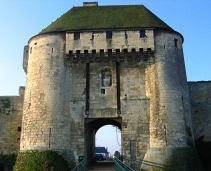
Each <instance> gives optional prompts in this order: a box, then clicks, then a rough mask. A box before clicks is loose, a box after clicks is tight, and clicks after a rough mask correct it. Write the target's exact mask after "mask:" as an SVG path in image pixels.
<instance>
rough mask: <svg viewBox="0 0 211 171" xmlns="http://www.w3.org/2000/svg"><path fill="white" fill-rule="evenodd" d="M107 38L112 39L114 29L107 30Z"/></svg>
mask: <svg viewBox="0 0 211 171" xmlns="http://www.w3.org/2000/svg"><path fill="white" fill-rule="evenodd" d="M106 39H112V31H107V32H106Z"/></svg>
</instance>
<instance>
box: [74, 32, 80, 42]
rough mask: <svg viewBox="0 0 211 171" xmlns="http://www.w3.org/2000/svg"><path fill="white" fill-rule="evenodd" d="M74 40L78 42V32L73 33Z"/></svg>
mask: <svg viewBox="0 0 211 171" xmlns="http://www.w3.org/2000/svg"><path fill="white" fill-rule="evenodd" d="M74 40H80V32H75V33H74Z"/></svg>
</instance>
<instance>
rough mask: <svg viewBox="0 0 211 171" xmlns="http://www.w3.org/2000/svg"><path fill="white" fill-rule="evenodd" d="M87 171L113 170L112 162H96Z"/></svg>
mask: <svg viewBox="0 0 211 171" xmlns="http://www.w3.org/2000/svg"><path fill="white" fill-rule="evenodd" d="M88 170H89V171H92V170H93V171H104V170H105V171H108V170H114V162H113V161H97V162H96V163H95V164H93V165H91V166H90V167H88Z"/></svg>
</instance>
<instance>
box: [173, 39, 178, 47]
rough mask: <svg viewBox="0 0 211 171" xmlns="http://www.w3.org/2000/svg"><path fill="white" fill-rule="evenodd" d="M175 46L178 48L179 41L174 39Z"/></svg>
mask: <svg viewBox="0 0 211 171" xmlns="http://www.w3.org/2000/svg"><path fill="white" fill-rule="evenodd" d="M174 46H175V47H176V48H178V39H174Z"/></svg>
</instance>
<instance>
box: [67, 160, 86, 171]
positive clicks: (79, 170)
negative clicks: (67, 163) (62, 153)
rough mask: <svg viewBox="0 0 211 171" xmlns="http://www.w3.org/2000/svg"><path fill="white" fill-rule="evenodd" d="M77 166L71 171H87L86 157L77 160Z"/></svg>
mask: <svg viewBox="0 0 211 171" xmlns="http://www.w3.org/2000/svg"><path fill="white" fill-rule="evenodd" d="M79 162H80V163H79V164H78V165H77V166H76V167H74V168H73V169H72V170H71V171H87V157H85V156H84V157H83V159H82V160H81V161H80V158H79Z"/></svg>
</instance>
